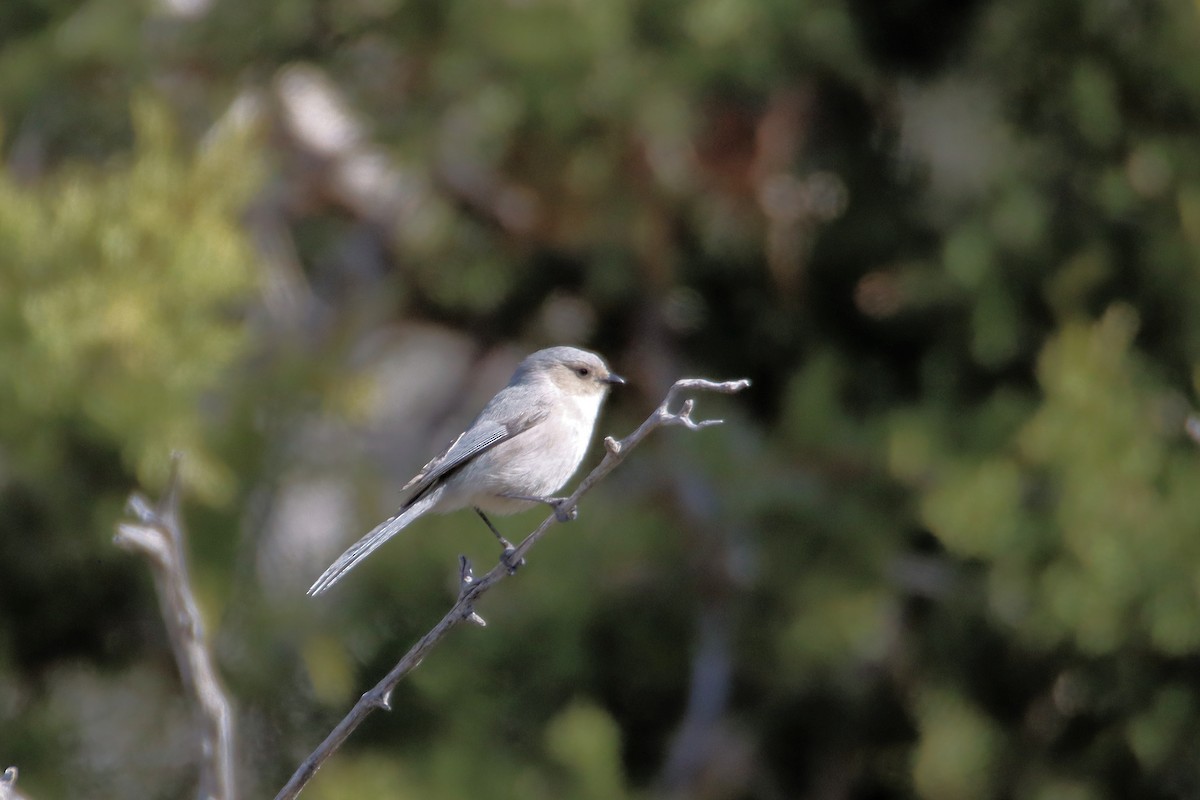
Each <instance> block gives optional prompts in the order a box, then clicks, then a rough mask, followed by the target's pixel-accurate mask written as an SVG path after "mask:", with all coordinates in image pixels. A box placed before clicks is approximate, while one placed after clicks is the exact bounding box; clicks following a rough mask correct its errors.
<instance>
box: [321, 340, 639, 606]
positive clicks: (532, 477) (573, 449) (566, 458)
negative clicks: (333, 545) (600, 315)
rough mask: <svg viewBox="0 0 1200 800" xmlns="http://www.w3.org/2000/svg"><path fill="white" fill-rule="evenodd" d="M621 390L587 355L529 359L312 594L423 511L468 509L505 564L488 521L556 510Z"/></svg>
mask: <svg viewBox="0 0 1200 800" xmlns="http://www.w3.org/2000/svg"><path fill="white" fill-rule="evenodd" d="M624 382H625V380H624V379H623V378H622V377H621V376H619V375H614V374H613V373H612V372H610V371H609V369H608V365H607V364H605V363H604V359H602V358H601V357H600V356H598V355H596V354H595V353H589V352H588V351H587V350H579V349H577V348H574V347H550V348H547V349H546V350H539V351H537V352H536V353H533V354H532V355H530V356H527V357H526V358H525V360H524V361H522V362H521V363H520V364H518V365H517V371H516V372H514V373H513V376H512V380H510V381H509V382H508V385H507V386H505V387H504V388H503V389H501V390H500V391H499V392H497V394H496V396H495V397H493V398H492V399H491V400H490V401H489V402H488V404H487V405H486V406H484V407H483V411H481V412H480V413H479V416H478V417H476V418H475V421H474V422H472V423H471V425H470V427H468V428H467V430H466V431H465V432H463V433H461V434H459V435H458V438H457V439H455V440H454V441H453V442H452V443H451V444H450V447H449V448H447V450H446V452H444V453H442V454H441V455H440V456H438V457H437V458H435V459H433V460H432V461H430V462H429V463H428V464H426V465H425V466H424V467H423V468H422V469H421V471H420V472H418V473H417V475H416V476H415V477H414V478H413V479H412V480H410V481H409V482H408V483H407V484H405V486H404V490H408V489H411V490H412V495H411V496H410V497H409V498H408V499H407V500H406V501H405V502H404V504H403V505H402V506H401V507H400V513H398V514H397V515H396V516H394V517H392V518H391V519H389V520H387V521H386V522H383V523H381V524H380V525H379V526H377V527H376V528H375V530H373V531H371V532H370V533H368V534H367V535H366V536H364V537H363V538H361V539H359V540H358V542H356V543H355V544H354V546H353V547H351V548H350V549H349V550H347V551H346V552H345V553H342V555H341V557H339V558H338V560H337V561H335V562H333V564H332V565H331V566H330V567H329V569H327V570H325V573H324V574H323V575H322V576H321V577H320V578H317V582H316V583H314V584H313V585H312V587H311V588H310V589H309V590H308V593H309V594H310V595H318V594H321V593H322V592H324V591H326V590H327V589H329V587H331V586H333V585H334V584H335V583H337V582H338V581H339V580H341V578H342V576H343V575H345V574H346V573H347V572H349V571H350V570H351V569H352V568H354V566H355V565H356V564H358V562H360V561H362V560H363V559H364V558H366V557H367V556H369V555H371V553H373V552H375V550H376V549H377V548H378V547H379V546H380V545H382V544H383V543H384V542H386V541H387V540H388V539H390V538H392V537H393V536H395V535H396V534H397V533H399V532H400V531H402V530H403V529H404V528H406V527H408V525H409V524H410V523H411V522H413V520H415V519H417V518H418V517H420V516H422V515H424V514H427V513H429V512H437V513H439V514H440V513H445V512H447V511H457V510H458V509H460V508H466V507H468V506H470V507H471V508H473V509H475V512H476V513H477V514H479V516H480V517H482V518H483V521H484V522H486V523H487V526H488V528H490V529H491V531H492V533H493V534H495V536H496V538H497V539H499V540H500V543H501V544H502V545H503V546H504V548H505V557H506V558H507V556H508V555H509V554H510V553H511V552H512V546H511V545H510V544H509V543H508V542H507V541H506V540H505V539H504V537H503V536H501V535H500V533H499V531H497V530H496V528H495V526H493V525H492V523H491V520H489V519H488V518H487V514H486V513H485V512H488V513H492V514H512V513H515V512H517V511H524V510H525V509H527V508H531V507H532V506H533V505H534V504H536V503H545V504H547V505H550V506H551V507H553V508H554V509H555V510H556V511H557V510H558V505H559V503H560V498H555V497H550V495H551V494H553V493H554V492H557V491H558V490H559V489H561V488H562V487H563V485H564V484H565V483H566V482H567V479H569V478H570V477H571V475H572V474H574V472H575V470H576V469H577V468H578V467H579V462H580V461H582V460H583V456H584V453H586V452H587V448H588V444H589V442H590V441H591V438H592V429H593V428H594V427H595V425H596V416H597V414H599V413H600V403H601V402H602V401H603V400H604V397H605V395H607V394H608V389H609V387H610V386H612V385H613V384H617V383H624ZM506 563H507V562H506ZM514 566H515V565H511V564H510V565H509V568H510V569H512V568H513V567H514Z"/></svg>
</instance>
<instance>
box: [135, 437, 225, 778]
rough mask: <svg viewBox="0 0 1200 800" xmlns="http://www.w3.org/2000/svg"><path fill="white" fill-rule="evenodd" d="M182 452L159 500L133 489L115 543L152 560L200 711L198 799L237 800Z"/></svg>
mask: <svg viewBox="0 0 1200 800" xmlns="http://www.w3.org/2000/svg"><path fill="white" fill-rule="evenodd" d="M179 460H180V456H179V454H175V455H174V456H173V457H172V462H171V477H170V479H169V480H168V481H167V489H166V491H165V492H164V494H163V496H162V498H161V499H160V500H159V501H158V503H157V504H152V503H151V502H150V501H149V500H147V499H146V497H145V496H144V495H142V494H140V493H138V492H134V493H133V494H132V495H130V497H129V503H128V505H127V510H128V512H129V513H130V514H131V515H132V516H134V517H136V518H137V521H136V522H121V523H118V525H117V535H116V536H114V537H113V542H114V543H115V544H116V545H117V546H118V547H121V548H124V549H125V550H129V551H131V552H136V553H140V554H142V555H143V556H145V557H146V560H147V561H149V562H150V568H151V572H153V573H154V588H155V590H156V591H157V593H158V602H159V606H160V607H161V609H162V616H163V622H164V623H165V624H166V627H167V634H168V636H169V637H170V639H171V649H172V650H173V651H174V653H175V662H176V663H177V664H178V666H179V673H180V676H181V678H182V679H183V684H184V687H185V688H186V689H187V690H188V692H190V694H191V695H192V699H193V701H194V702H195V703H196V706H197V708H198V709H199V714H200V727H201V737H200V741H201V748H202V754H203V755H202V758H201V760H200V781H199V783H200V786H199V790H198V792H197V795H196V796H197V797H198V798H200V800H234V798H235V796H236V791H235V788H234V781H233V709H232V707H231V705H230V702H229V699H228V698H227V697H226V695H225V690H224V689H223V688H222V686H221V682H220V680H219V679H218V678H217V671H216V668H215V667H214V666H213V659H212V655H211V654H210V653H209V651H208V647H207V644H206V642H205V639H204V624H203V622H202V620H201V618H200V609H199V607H198V606H197V605H196V598H195V597H194V596H193V594H192V589H191V584H190V583H189V578H188V571H187V558H186V554H185V552H184V529H183V521H182V519H181V517H180V515H179V494H180V491H179Z"/></svg>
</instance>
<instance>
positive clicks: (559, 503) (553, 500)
mask: <svg viewBox="0 0 1200 800" xmlns="http://www.w3.org/2000/svg"><path fill="white" fill-rule="evenodd" d="M502 497H507V498H508V499H509V500H525V501H527V502H530V503H541V504H542V505H546V506H550V507H551V508H552V509H554V518H555V519H557V520H558V521H559V522H570V521H571V520H573V519H575V518H576V517H578V516H579V507H578V506H572V507H571V508H570V509H569V510H567V509H564V508H563V504H564V503H566V502H567V500H568V499H569V498H566V497H530V496H528V495H523V494H506V495H502Z"/></svg>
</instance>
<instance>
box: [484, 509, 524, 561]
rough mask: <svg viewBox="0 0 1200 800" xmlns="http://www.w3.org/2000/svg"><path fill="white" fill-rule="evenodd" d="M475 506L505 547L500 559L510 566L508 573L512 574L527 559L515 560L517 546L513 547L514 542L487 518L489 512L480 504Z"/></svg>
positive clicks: (485, 523) (489, 528)
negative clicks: (484, 510)
mask: <svg viewBox="0 0 1200 800" xmlns="http://www.w3.org/2000/svg"><path fill="white" fill-rule="evenodd" d="M474 508H475V513H476V514H478V515H479V518H480V519H481V520H483V524H484V525H487V526H488V530H489V531H491V532H492V535H493V536H495V537H496V539H497V540H499V542H500V546H501V547H503V548H504V551H503V552H502V553H501V554H500V560H501V561H502V562H504V566H505V567H507V568H508V574H509V575H512V574H513V573H514V572H516V571H517V567H519V566H521V565H522V564H524V563H525V559H523V558H522V559H521V560H519V561H514V560H513V556H514V555H515V554H516V552H517V548H515V547H513V546H512V542H510V541H509V540H508V539H505V538H504V535H503V534H501V533H500V531H498V530H496V526H495V525H493V524H492V521H491V520H490V519H488V518H487V514H484V513H483V510H482V509H481V508H479V507H478V506H475V507H474Z"/></svg>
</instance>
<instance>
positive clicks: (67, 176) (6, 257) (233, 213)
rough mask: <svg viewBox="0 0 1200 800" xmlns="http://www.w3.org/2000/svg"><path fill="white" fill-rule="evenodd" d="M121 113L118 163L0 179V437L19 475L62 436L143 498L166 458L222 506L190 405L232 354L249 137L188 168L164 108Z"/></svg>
mask: <svg viewBox="0 0 1200 800" xmlns="http://www.w3.org/2000/svg"><path fill="white" fill-rule="evenodd" d="M133 112H134V113H133V122H134V128H135V131H136V133H137V147H138V149H137V151H136V154H135V155H134V156H132V157H131V158H125V159H116V160H115V162H116V163H112V164H109V165H106V166H104V167H102V168H101V167H96V166H92V165H86V164H79V165H70V166H66V167H64V168H63V169H61V170H60V171H58V172H57V173H56V174H55V176H54V177H53V179H52V180H49V181H44V182H39V183H38V184H36V185H34V186H24V185H22V184H21V182H19V181H18V180H16V179H15V178H13V177H11V176H0V260H2V261H3V263H4V265H5V266H4V270H3V271H2V272H0V298H3V299H2V300H0V325H2V326H3V328H4V329H5V331H6V334H5V336H4V337H3V340H2V342H0V387H2V388H0V426H3V428H2V430H3V433H2V435H3V438H4V440H5V441H6V442H8V443H9V448H10V449H9V456H10V457H15V458H17V459H18V460H19V462H18V463H20V464H22V467H23V469H28V470H29V471H30V473H31V474H37V473H39V472H44V471H47V470H50V469H53V468H62V467H64V466H65V465H63V464H62V463H61V462H60V461H59V459H60V457H61V454H62V453H63V451H64V447H63V442H62V439H63V437H64V436H71V435H76V436H85V437H88V438H94V439H97V440H99V441H103V442H107V443H110V444H111V446H114V447H116V448H119V449H120V451H121V453H122V455H123V457H124V460H125V463H126V464H127V466H128V467H129V468H131V469H133V470H135V471H136V474H137V475H138V476H139V478H140V480H141V481H142V482H144V483H145V484H146V485H147V486H156V485H158V484H159V483H160V482H161V480H162V479H163V477H164V476H165V471H166V466H167V460H168V456H169V455H170V451H171V449H179V450H182V451H185V452H187V453H188V454H189V458H188V467H187V469H188V471H189V477H190V481H189V483H190V484H191V485H192V486H193V487H194V488H196V489H197V490H198V491H199V492H200V494H201V495H202V496H204V497H207V498H208V499H217V498H228V497H229V495H230V491H231V486H230V481H231V477H232V476H231V475H230V474H229V473H228V471H227V470H226V469H225V468H224V467H223V465H222V464H221V463H220V461H219V460H218V459H217V457H216V456H215V455H214V454H213V453H212V452H211V450H210V448H209V447H208V446H207V445H206V443H205V432H204V423H203V419H202V417H201V416H200V415H199V414H198V413H197V410H198V409H197V404H198V402H199V401H200V400H201V399H202V398H203V397H204V396H205V393H206V392H212V391H213V390H214V389H216V388H217V387H218V384H219V381H220V380H221V379H222V378H224V377H226V376H227V375H228V371H229V369H230V367H231V365H232V364H233V363H234V362H235V361H236V359H238V358H239V357H240V356H241V355H242V354H243V353H244V352H245V343H246V329H245V326H244V324H243V319H244V315H245V309H246V304H247V302H248V301H249V299H250V297H251V296H252V293H253V291H254V288H255V283H256V277H255V271H254V266H253V258H252V255H251V252H250V249H249V247H248V245H247V242H246V237H245V234H244V233H243V231H242V230H241V228H240V227H239V222H238V220H239V215H240V213H241V211H242V209H243V208H244V206H245V204H246V203H247V202H248V201H249V198H250V195H251V192H253V191H254V190H255V189H256V188H257V186H258V185H259V183H260V177H259V176H260V171H259V170H258V169H256V168H255V166H254V162H255V155H254V150H253V147H254V145H253V140H252V139H251V138H250V137H249V136H248V135H247V133H246V132H245V131H234V130H229V131H226V132H225V133H224V134H223V135H222V136H219V137H217V138H215V139H214V140H212V141H211V142H209V143H208V144H207V145H206V147H205V148H204V149H203V150H202V151H201V152H199V153H196V154H194V155H192V154H188V153H185V152H182V149H183V148H182V146H181V145H180V143H179V142H178V141H177V137H176V135H175V133H174V131H173V123H172V122H171V120H170V118H169V113H168V111H167V109H166V108H165V107H164V106H163V105H162V103H161V102H159V101H155V100H152V99H149V98H143V99H140V100H138V101H137V102H136V103H135V105H134V108H133Z"/></svg>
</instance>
